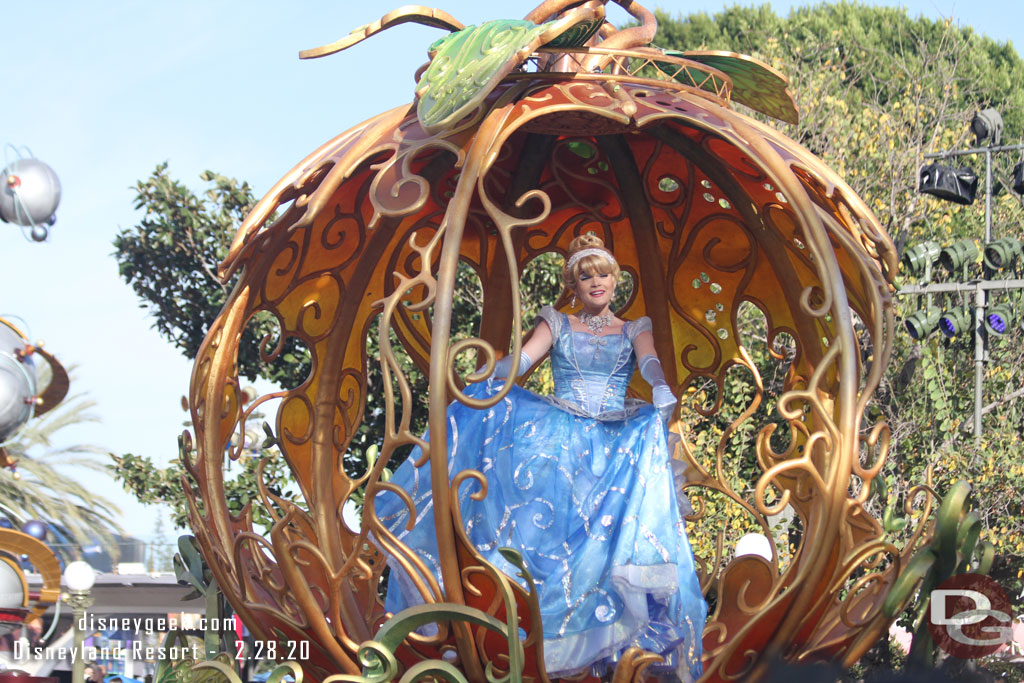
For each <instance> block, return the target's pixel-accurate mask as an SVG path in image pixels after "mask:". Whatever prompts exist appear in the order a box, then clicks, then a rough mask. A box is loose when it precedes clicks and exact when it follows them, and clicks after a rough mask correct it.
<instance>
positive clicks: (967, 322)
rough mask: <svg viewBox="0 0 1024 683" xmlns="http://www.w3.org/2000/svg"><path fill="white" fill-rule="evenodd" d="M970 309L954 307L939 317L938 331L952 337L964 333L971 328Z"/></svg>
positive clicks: (971, 316)
mask: <svg viewBox="0 0 1024 683" xmlns="http://www.w3.org/2000/svg"><path fill="white" fill-rule="evenodd" d="M973 317H974V316H973V315H971V311H970V309H968V308H954V309H951V310H948V311H946V312H945V313H943V314H942V315H941V316H940V317H939V331H940V332H942V334H944V335H946V336H947V337H950V338H953V337H956V336H957V335H961V334H964V333H966V332H967V331H968V330H970V328H971V318H973Z"/></svg>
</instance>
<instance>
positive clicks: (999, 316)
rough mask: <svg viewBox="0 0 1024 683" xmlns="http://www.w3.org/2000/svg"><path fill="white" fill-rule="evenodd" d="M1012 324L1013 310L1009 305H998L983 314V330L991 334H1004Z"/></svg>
mask: <svg viewBox="0 0 1024 683" xmlns="http://www.w3.org/2000/svg"><path fill="white" fill-rule="evenodd" d="M1012 324H1013V309H1012V308H1010V305H1009V304H999V305H997V306H993V307H992V308H990V309H988V312H987V313H985V329H986V330H988V331H989V332H990V333H991V334H1005V333H1006V330H1007V329H1009V327H1010V325H1012Z"/></svg>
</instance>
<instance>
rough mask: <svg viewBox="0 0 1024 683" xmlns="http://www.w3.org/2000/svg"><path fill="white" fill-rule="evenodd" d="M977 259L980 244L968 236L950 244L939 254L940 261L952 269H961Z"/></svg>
mask: <svg viewBox="0 0 1024 683" xmlns="http://www.w3.org/2000/svg"><path fill="white" fill-rule="evenodd" d="M977 260H978V245H977V244H975V243H974V240H971V239H967V238H966V237H965V238H964V239H960V240H957V241H956V242H954V243H953V244H951V245H949V246H948V247H946V248H945V249H943V250H942V253H941V254H940V255H939V263H941V264H942V265H943V266H945V267H946V268H948V269H949V270H950V271H954V270H960V269H961V268H963V267H964V266H966V265H967V264H969V263H973V262H974V261H977Z"/></svg>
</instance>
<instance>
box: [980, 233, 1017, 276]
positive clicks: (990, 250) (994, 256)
mask: <svg viewBox="0 0 1024 683" xmlns="http://www.w3.org/2000/svg"><path fill="white" fill-rule="evenodd" d="M1020 257H1021V243H1020V240H1018V239H1014V238H1013V237H1003V238H1001V239H997V240H995V241H994V242H989V243H988V244H986V245H985V265H986V266H988V267H989V268H991V269H992V270H1002V269H1003V268H1009V267H1011V266H1012V265H1013V262H1014V261H1016V260H1017V259H1019V258H1020Z"/></svg>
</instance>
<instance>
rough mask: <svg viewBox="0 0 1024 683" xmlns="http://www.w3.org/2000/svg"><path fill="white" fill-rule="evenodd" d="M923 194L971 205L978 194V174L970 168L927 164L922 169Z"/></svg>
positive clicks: (921, 190)
mask: <svg viewBox="0 0 1024 683" xmlns="http://www.w3.org/2000/svg"><path fill="white" fill-rule="evenodd" d="M920 187H921V189H920V192H921V194H930V195H932V196H933V197H938V198H939V199H945V200H946V201H950V202H954V203H956V204H964V205H966V204H971V203H973V202H974V197H975V195H977V194H978V174H977V173H975V172H974V170H973V169H971V167H970V166H960V167H959V168H956V167H953V166H946V165H945V164H926V165H924V166H922V167H921V186H920Z"/></svg>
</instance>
